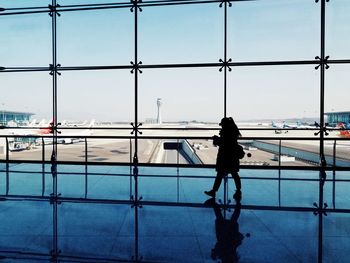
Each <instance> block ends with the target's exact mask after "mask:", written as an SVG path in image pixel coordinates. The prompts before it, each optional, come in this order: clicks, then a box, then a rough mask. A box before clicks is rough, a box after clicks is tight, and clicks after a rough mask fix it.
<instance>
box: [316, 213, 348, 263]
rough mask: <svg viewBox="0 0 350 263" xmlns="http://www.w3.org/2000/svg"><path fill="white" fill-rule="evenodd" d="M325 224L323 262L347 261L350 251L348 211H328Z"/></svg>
mask: <svg viewBox="0 0 350 263" xmlns="http://www.w3.org/2000/svg"><path fill="white" fill-rule="evenodd" d="M323 218H324V219H323V220H324V225H323V262H327V263H328V262H330V263H335V262H346V261H348V259H349V253H350V247H349V242H350V235H349V233H350V228H349V224H348V222H349V219H350V215H349V214H348V213H328V216H324V217H323Z"/></svg>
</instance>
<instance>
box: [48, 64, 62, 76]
mask: <svg viewBox="0 0 350 263" xmlns="http://www.w3.org/2000/svg"><path fill="white" fill-rule="evenodd" d="M59 67H61V64H57V65H56V67H55V66H54V65H53V64H49V70H50V75H51V76H53V74H54V72H56V73H57V75H59V76H61V73H60V72H58V71H57V68H59Z"/></svg>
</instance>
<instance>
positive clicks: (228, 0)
mask: <svg viewBox="0 0 350 263" xmlns="http://www.w3.org/2000/svg"><path fill="white" fill-rule="evenodd" d="M224 3H228V6H229V7H231V6H232V3H231V0H223V1H222V2H221V3H220V5H219V7H220V8H221V7H222V5H223V4H224Z"/></svg>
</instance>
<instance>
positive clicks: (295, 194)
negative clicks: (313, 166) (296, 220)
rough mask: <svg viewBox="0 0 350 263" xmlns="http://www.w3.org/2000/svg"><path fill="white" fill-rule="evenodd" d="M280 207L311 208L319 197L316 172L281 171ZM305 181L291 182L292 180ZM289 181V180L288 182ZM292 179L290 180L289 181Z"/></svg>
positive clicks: (317, 173) (317, 174)
mask: <svg viewBox="0 0 350 263" xmlns="http://www.w3.org/2000/svg"><path fill="white" fill-rule="evenodd" d="M281 176H282V178H283V179H287V180H283V181H281V188H280V189H281V190H280V191H281V205H282V206H294V207H311V206H312V204H313V203H314V202H317V200H318V196H319V182H318V179H319V172H318V171H282V173H281ZM297 178H298V179H306V180H293V179H297ZM288 179H289V180H288ZM290 179H292V180H290Z"/></svg>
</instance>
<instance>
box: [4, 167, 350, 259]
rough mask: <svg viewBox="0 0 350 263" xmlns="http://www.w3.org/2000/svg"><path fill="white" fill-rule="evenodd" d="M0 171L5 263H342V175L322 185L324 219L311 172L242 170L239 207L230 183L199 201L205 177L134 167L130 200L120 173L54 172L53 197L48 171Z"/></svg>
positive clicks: (345, 240)
mask: <svg viewBox="0 0 350 263" xmlns="http://www.w3.org/2000/svg"><path fill="white" fill-rule="evenodd" d="M1 168H2V170H1V172H0V193H1V199H0V221H1V224H0V235H1V238H0V257H1V259H2V260H4V262H45V261H48V260H51V261H53V262H220V261H221V262H317V261H318V259H319V257H320V256H321V257H322V261H323V262H348V261H347V260H348V254H349V253H350V245H349V244H350V242H349V241H350V225H349V224H348V222H349V219H350V214H349V209H348V208H349V204H350V194H349V193H348V192H347V191H346V189H348V186H349V182H347V181H346V180H344V179H346V178H347V176H348V172H344V173H341V172H337V179H342V180H340V181H336V182H333V181H332V180H329V181H326V182H325V187H324V202H325V203H327V204H328V209H327V210H328V211H327V216H325V215H324V214H322V213H321V214H320V213H318V212H319V210H317V209H316V208H315V207H314V205H313V203H314V202H316V204H317V203H318V200H319V199H318V198H319V191H318V189H319V188H318V186H319V182H318V181H317V180H318V172H317V171H278V170H241V176H242V178H243V189H244V192H243V199H242V201H241V204H239V203H236V201H232V200H231V199H232V193H233V192H234V191H233V190H234V189H232V186H233V183H232V182H231V179H230V178H229V180H228V183H227V186H228V194H227V196H226V197H227V198H225V196H224V193H223V189H221V192H220V193H219V194H218V196H217V198H216V200H210V199H209V200H208V199H207V197H206V196H205V195H204V194H203V190H206V189H208V187H209V186H211V184H212V180H213V178H212V177H213V176H214V170H211V169H205V168H201V169H197V168H179V169H177V168H165V167H140V168H139V177H138V181H137V185H138V187H137V191H138V192H137V195H135V190H136V188H135V182H136V181H135V180H134V178H133V177H130V171H131V170H130V167H129V166H124V167H123V166H88V167H85V166H81V165H80V166H78V165H75V166H72V165H59V166H58V169H57V172H58V174H57V178H58V180H57V193H58V196H57V197H55V196H52V195H51V196H50V194H51V193H52V191H53V190H52V184H53V180H52V175H51V171H50V165H46V166H45V167H42V165H41V164H19V165H11V166H10V167H9V169H6V168H5V167H1ZM85 169H87V171H85ZM279 178H280V180H278V179H279ZM289 178H294V179H296V178H299V179H300V178H302V180H301V181H299V180H290V179H289ZM222 188H224V187H222ZM334 191H335V194H336V195H334ZM338 193H339V194H338ZM134 196H138V198H137V200H135V198H134ZM334 196H335V197H336V198H335V199H334V198H333V197H334ZM130 197H131V198H130ZM141 197H142V198H141ZM320 222H321V223H322V225H321V226H322V228H321V233H320V228H319V227H320ZM320 239H321V245H322V246H321V249H320V247H319V241H320Z"/></svg>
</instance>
